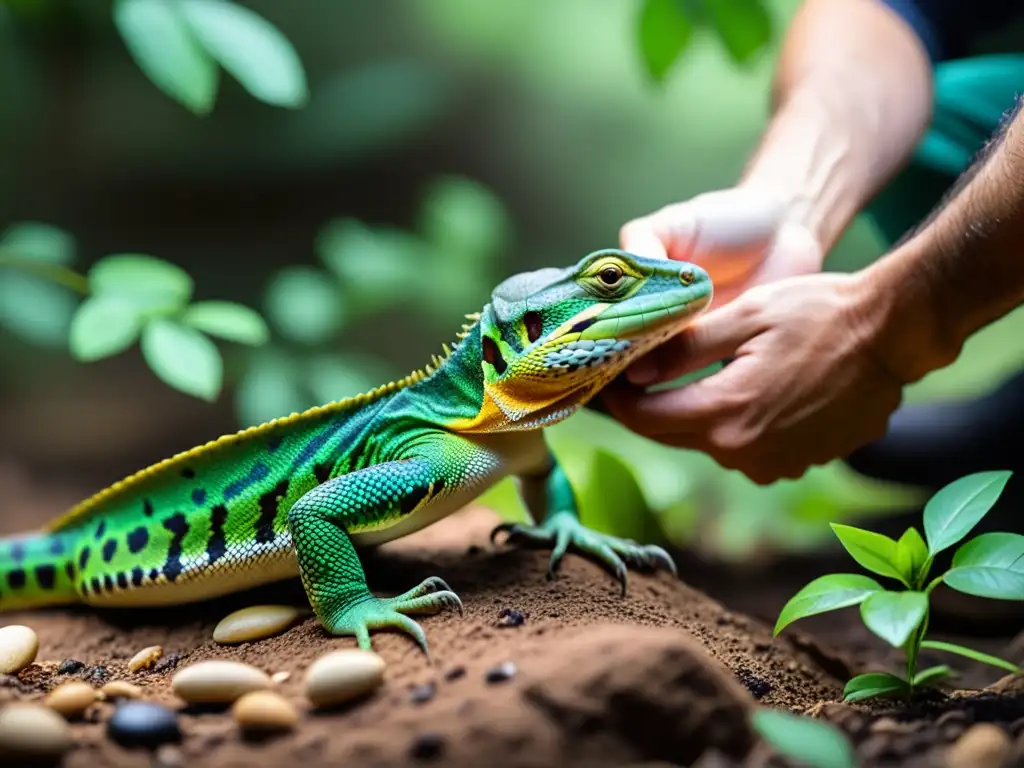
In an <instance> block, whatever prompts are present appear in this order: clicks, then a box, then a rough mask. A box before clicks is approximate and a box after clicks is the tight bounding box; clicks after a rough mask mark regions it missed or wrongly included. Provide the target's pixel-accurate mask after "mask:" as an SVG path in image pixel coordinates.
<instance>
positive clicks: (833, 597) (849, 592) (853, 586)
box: [772, 573, 884, 635]
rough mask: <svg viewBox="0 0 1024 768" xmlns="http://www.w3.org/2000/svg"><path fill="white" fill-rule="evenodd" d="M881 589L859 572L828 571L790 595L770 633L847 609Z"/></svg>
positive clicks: (881, 589)
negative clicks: (812, 617) (825, 574)
mask: <svg viewBox="0 0 1024 768" xmlns="http://www.w3.org/2000/svg"><path fill="white" fill-rule="evenodd" d="M882 591H884V588H883V587H882V585H881V584H879V583H878V582H877V581H875V580H874V579H872V578H870V577H868V576H861V575H860V574H859V573H832V574H829V575H827V576H820V577H819V578H817V579H815V580H814V581H812V582H811V583H810V584H808V585H807V586H805V587H804V588H803V589H801V590H800V591H799V592H797V593H796V594H795V595H793V597H791V598H790V600H789V602H788V603H786V605H785V606H783V608H782V611H781V612H780V613H779V620H778V621H777V622H775V629H774V631H773V632H772V634H773V635H778V634H779V632H781V631H782V630H783V629H785V628H786V627H787V626H788V625H789V624H792V623H793V622H794V621H796V620H797V619H803V618H806V617H807V616H814V615H815V614H818V613H825V612H826V611H835V610H838V609H840V608H848V607H850V606H851V605H857V604H859V603H862V602H864V601H865V600H867V599H868V598H869V597H870V596H871V595H873V594H876V593H878V592H882Z"/></svg>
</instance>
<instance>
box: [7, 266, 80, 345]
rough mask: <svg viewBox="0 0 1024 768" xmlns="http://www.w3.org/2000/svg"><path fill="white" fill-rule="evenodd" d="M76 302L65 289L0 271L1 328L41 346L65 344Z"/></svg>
mask: <svg viewBox="0 0 1024 768" xmlns="http://www.w3.org/2000/svg"><path fill="white" fill-rule="evenodd" d="M76 304H77V301H76V299H75V297H74V296H73V295H72V294H71V293H70V292H69V291H67V290H66V289H65V288H62V287H60V286H57V285H54V284H53V283H51V282H48V281H46V280H43V279H42V278H39V277H36V276H35V275H29V274H24V273H22V272H19V271H17V270H14V269H0V325H3V326H4V327H6V328H7V329H8V330H9V331H10V332H11V333H13V334H14V335H16V336H18V337H19V338H21V339H23V340H24V341H27V342H28V343H29V344H36V345H39V346H43V347H50V348H60V347H63V346H64V345H65V344H67V337H68V327H69V324H70V322H71V316H72V314H73V313H74V311H75V305H76Z"/></svg>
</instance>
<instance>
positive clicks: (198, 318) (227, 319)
mask: <svg viewBox="0 0 1024 768" xmlns="http://www.w3.org/2000/svg"><path fill="white" fill-rule="evenodd" d="M181 322H183V323H184V324H185V325H188V326H190V327H192V328H195V329H196V330H197V331H203V332H204V333H208V334H210V335H211V336H217V337H219V338H222V339H227V340H228V341H234V342H237V343H239V344H251V345H252V346H259V345H261V344H266V343H267V339H269V338H270V330H269V329H268V328H267V324H266V322H264V320H263V318H262V317H260V314H259V312H257V311H256V310H254V309H250V308H249V307H246V306H244V305H242V304H235V303H234V302H232V301H199V302H196V303H195V304H193V305H191V306H190V307H189V308H188V309H186V310H185V312H184V313H183V314H182V316H181Z"/></svg>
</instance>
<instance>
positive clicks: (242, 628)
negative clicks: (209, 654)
mask: <svg viewBox="0 0 1024 768" xmlns="http://www.w3.org/2000/svg"><path fill="white" fill-rule="evenodd" d="M299 615H300V614H299V609H298V608H295V607H294V606H291V605H252V606H249V607H248V608H242V609H241V610H240V611H235V612H234V613H230V614H228V615H227V616H225V617H224V618H223V619H221V620H220V623H219V624H218V625H217V626H216V627H215V628H214V630H213V640H214V642H217V643H221V644H222V645H229V644H232V643H247V642H249V641H251V640H262V639H264V638H266V637H272V636H274V635H276V634H279V633H281V632H284V631H285V630H286V629H288V627H290V626H291V625H292V624H294V623H295V620H296V619H298V618H299Z"/></svg>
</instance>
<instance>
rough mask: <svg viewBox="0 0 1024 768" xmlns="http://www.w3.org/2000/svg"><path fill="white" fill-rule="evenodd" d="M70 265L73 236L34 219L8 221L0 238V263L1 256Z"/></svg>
mask: <svg viewBox="0 0 1024 768" xmlns="http://www.w3.org/2000/svg"><path fill="white" fill-rule="evenodd" d="M7 258H10V259H17V260H26V261H42V262H46V263H48V264H70V263H71V262H72V261H74V260H75V239H74V238H73V237H72V236H71V235H70V234H68V233H67V232H65V231H64V230H63V229H58V228H57V227H54V226H51V225H49V224H40V223H39V222H35V221H23V222H20V223H18V224H12V225H11V226H9V227H8V228H7V229H6V230H5V231H4V233H3V236H2V237H0V262H3V261H4V260H5V259H7Z"/></svg>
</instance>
